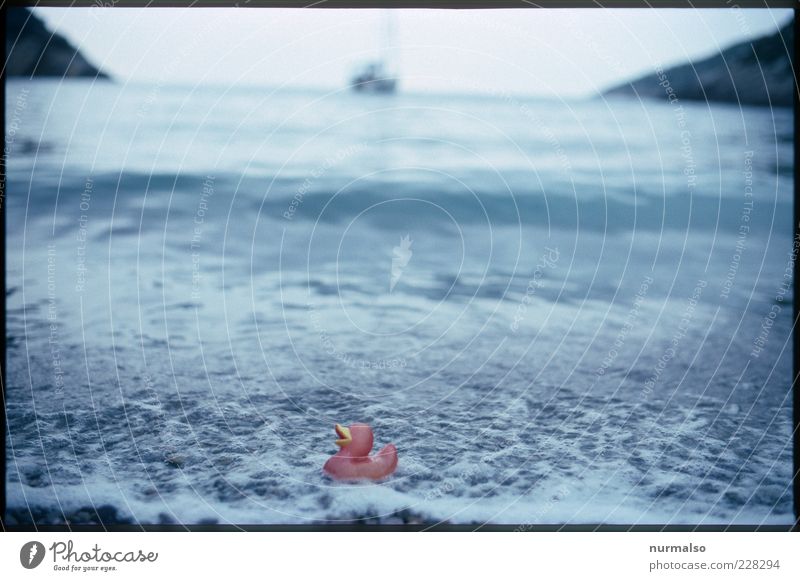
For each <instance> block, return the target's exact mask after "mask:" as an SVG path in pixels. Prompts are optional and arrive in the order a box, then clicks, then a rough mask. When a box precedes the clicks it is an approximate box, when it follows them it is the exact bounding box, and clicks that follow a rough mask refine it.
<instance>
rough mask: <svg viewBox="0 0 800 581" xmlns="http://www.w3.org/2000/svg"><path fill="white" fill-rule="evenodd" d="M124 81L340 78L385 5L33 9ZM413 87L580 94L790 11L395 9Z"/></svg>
mask: <svg viewBox="0 0 800 581" xmlns="http://www.w3.org/2000/svg"><path fill="white" fill-rule="evenodd" d="M35 12H36V14H38V15H39V16H40V17H42V18H43V19H44V20H45V21H46V23H47V25H48V26H49V27H50V28H51V30H56V31H58V32H60V33H62V34H63V35H65V36H66V37H67V38H69V39H70V40H71V41H72V42H73V43H74V44H76V45H78V46H80V47H81V48H82V49H83V51H84V53H85V55H86V56H87V57H88V58H89V59H90V60H91V61H92V62H93V63H94V64H96V65H100V66H101V67H102V68H103V69H105V70H106V71H107V72H109V73H111V74H112V75H113V76H114V77H116V78H117V79H119V80H121V81H134V82H135V81H147V82H179V83H191V84H197V83H215V84H217V83H225V84H230V83H236V84H248V85H250V84H262V85H276V84H284V83H287V84H294V85H305V86H319V87H326V88H335V87H340V86H342V85H343V84H344V83H346V82H347V79H348V78H349V76H350V75H351V74H352V72H353V70H354V68H355V67H356V66H357V65H358V63H361V62H364V61H367V60H370V59H372V58H374V57H375V56H376V55H377V53H378V50H379V48H380V46H381V43H382V38H385V37H386V35H385V34H382V31H383V30H384V26H383V24H384V19H385V13H386V11H381V10H321V9H317V10H296V9H210V8H196V9H166V8H149V9H128V8H113V9H96V8H95V9H88V8H87V9H81V8H36V9H35ZM392 14H393V22H394V29H395V30H396V33H395V35H394V44H395V45H397V48H396V50H393V51H392V56H393V61H394V63H395V64H396V65H397V66H398V67H399V72H400V77H401V79H402V87H403V89H404V90H411V91H459V90H465V89H467V90H479V91H489V90H499V91H508V92H513V93H520V94H533V95H542V96H555V95H560V96H579V95H584V94H587V93H591V92H594V91H597V90H598V89H601V88H605V87H607V86H608V85H610V84H614V83H616V82H618V81H621V80H625V79H628V78H631V77H635V76H637V75H639V74H640V73H643V72H646V71H652V69H653V65H654V63H655V62H659V63H661V64H663V65H669V64H672V63H677V62H681V61H683V60H685V59H687V58H696V57H699V56H705V55H708V54H711V53H713V52H715V51H716V50H718V49H719V48H720V47H725V46H727V45H729V44H732V43H735V42H737V41H740V40H742V39H744V38H749V37H753V36H760V35H762V34H765V33H769V32H773V31H775V30H777V28H778V27H779V26H780V25H782V24H783V23H785V22H786V21H787V20H788V19H789V18H791V10H766V9H759V10H677V9H672V10H669V9H661V10H645V9H637V10H603V9H585V10H566V9H564V10H536V9H527V10H479V11H478V10H475V11H474V10H398V11H393V12H392Z"/></svg>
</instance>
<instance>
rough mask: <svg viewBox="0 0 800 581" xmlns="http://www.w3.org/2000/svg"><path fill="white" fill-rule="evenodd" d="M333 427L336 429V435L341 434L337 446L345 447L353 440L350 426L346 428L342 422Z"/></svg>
mask: <svg viewBox="0 0 800 581" xmlns="http://www.w3.org/2000/svg"><path fill="white" fill-rule="evenodd" d="M333 429H334V430H336V435H337V436H339V439H338V440H336V445H337V446H340V447H344V446H347V444H349V443H350V442H352V441H353V437H352V436H351V435H350V429H349V428H345V427H344V426H342V425H341V424H336V425H335V426H334V427H333Z"/></svg>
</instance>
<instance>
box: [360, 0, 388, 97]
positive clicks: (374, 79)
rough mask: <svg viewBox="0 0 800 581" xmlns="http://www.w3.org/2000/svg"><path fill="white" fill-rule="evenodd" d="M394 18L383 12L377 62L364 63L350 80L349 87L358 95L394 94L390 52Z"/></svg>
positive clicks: (386, 11) (385, 11)
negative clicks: (358, 93)
mask: <svg viewBox="0 0 800 581" xmlns="http://www.w3.org/2000/svg"><path fill="white" fill-rule="evenodd" d="M394 44H395V43H394V18H393V15H392V11H391V10H384V11H383V34H382V36H381V50H380V57H379V58H378V60H375V61H372V62H369V63H366V64H365V65H364V66H363V67H361V69H360V70H359V71H358V72H356V74H355V75H353V77H352V78H351V79H350V86H351V87H352V89H353V90H354V91H357V92H360V93H384V94H385V93H394V92H395V91H396V90H397V74H396V72H394V71H393V66H392V62H391V55H390V50H391V49H392V47H393V46H394Z"/></svg>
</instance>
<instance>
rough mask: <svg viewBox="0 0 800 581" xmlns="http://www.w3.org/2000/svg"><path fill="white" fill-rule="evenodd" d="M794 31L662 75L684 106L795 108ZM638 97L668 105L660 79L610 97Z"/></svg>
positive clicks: (624, 86)
mask: <svg viewBox="0 0 800 581" xmlns="http://www.w3.org/2000/svg"><path fill="white" fill-rule="evenodd" d="M793 27H794V23H793V22H792V21H790V22H789V23H787V24H786V25H785V26H784V27H783V28H781V29H780V31H779V32H776V33H775V34H771V35H768V36H762V37H760V38H757V39H754V40H748V41H746V42H742V43H740V44H736V45H734V46H731V47H729V48H727V49H725V50H723V51H722V52H721V53H719V54H716V55H713V56H711V57H709V58H706V59H703V60H699V61H696V62H693V63H687V64H683V65H679V66H676V67H672V68H669V69H666V70H664V72H663V74H664V75H666V79H667V80H668V81H669V84H670V86H671V87H672V88H673V89H674V91H675V95H676V96H677V97H678V99H681V100H689V101H705V100H708V101H724V102H729V103H741V104H743V105H770V104H771V105H773V106H790V105H791V104H792V100H793V97H794V91H795V90H796V89H795V77H794V74H793V72H792V62H791V60H790V55H792V54H793V51H794V32H793ZM659 83H662V84H659ZM635 94H638V95H639V96H640V97H651V98H659V99H667V93H666V90H665V87H664V86H663V80H660V79H659V75H658V74H657V73H652V74H649V75H645V76H643V77H641V78H639V79H636V80H634V81H631V82H628V83H623V84H621V85H618V86H616V87H613V88H611V89H609V90H607V91H606V92H605V95H631V96H633V95H635Z"/></svg>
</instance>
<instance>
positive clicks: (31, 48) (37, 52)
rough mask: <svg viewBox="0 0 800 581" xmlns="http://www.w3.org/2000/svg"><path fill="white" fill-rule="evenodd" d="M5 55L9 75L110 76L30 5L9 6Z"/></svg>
mask: <svg viewBox="0 0 800 581" xmlns="http://www.w3.org/2000/svg"><path fill="white" fill-rule="evenodd" d="M6 58H7V60H6V75H7V76H10V77H18V76H26V77H31V76H33V77H100V78H108V75H106V74H105V73H104V72H102V71H100V70H99V69H98V68H96V67H95V66H94V65H92V64H91V63H90V62H89V61H87V60H86V58H84V56H83V55H82V54H81V53H80V51H79V50H78V49H77V48H75V47H74V46H72V45H71V44H70V43H69V41H67V39H65V38H64V37H63V36H61V35H59V34H54V33H52V32H50V31H49V30H48V29H47V27H46V26H45V25H44V22H42V21H41V20H40V19H39V18H38V17H37V16H36V15H34V14H33V13H32V12H31V11H30V10H28V9H27V8H8V9H7V10H6Z"/></svg>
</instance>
